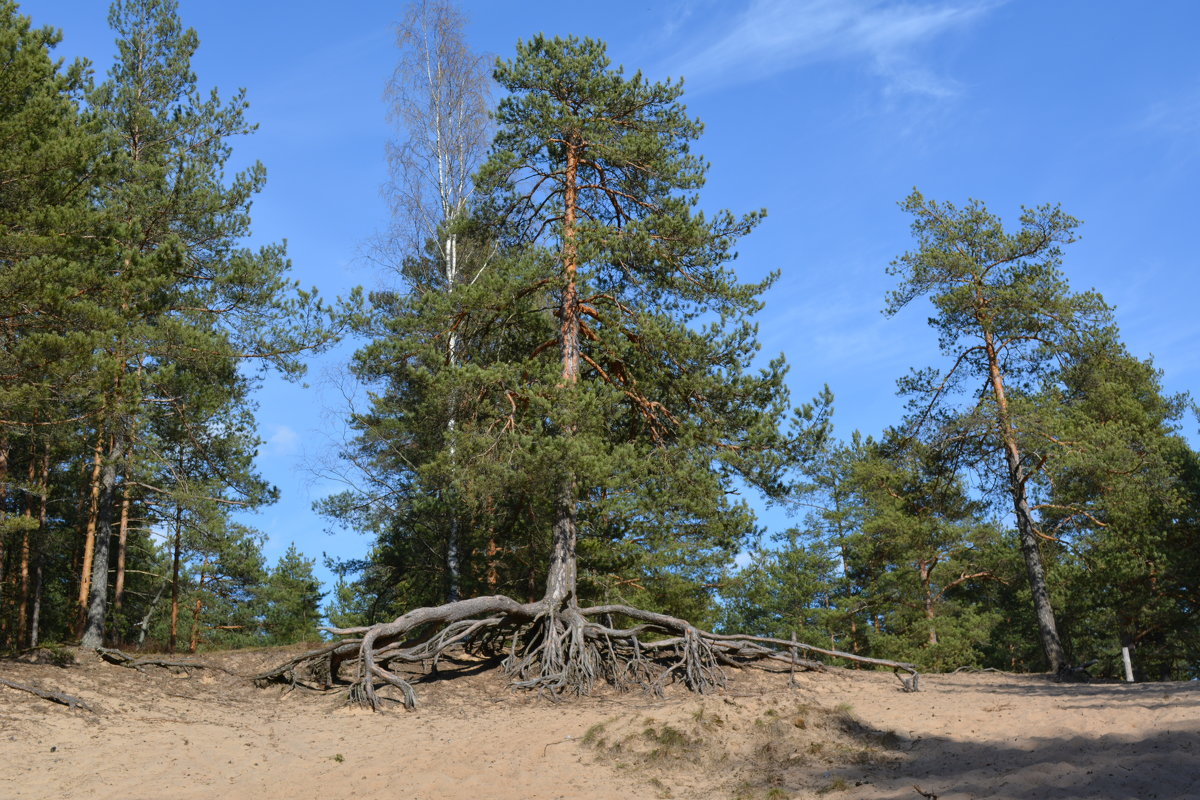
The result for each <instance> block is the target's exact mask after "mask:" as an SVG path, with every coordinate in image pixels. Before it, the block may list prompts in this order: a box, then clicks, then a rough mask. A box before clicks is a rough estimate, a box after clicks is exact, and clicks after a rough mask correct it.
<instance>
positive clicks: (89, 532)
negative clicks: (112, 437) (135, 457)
mask: <svg viewBox="0 0 1200 800" xmlns="http://www.w3.org/2000/svg"><path fill="white" fill-rule="evenodd" d="M103 456H104V431H103V429H101V430H98V431H97V432H96V449H95V452H94V455H93V457H92V480H91V483H90V484H89V485H90V487H91V490H90V493H89V499H88V513H87V527H86V528H85V530H84V537H83V564H82V565H81V566H80V569H79V616H78V617H77V618H76V620H75V630H76V632H77V633H79V634H80V635H82V634H83V626H84V623H85V622H86V621H87V606H88V597H89V595H90V593H91V589H92V562H93V560H94V559H95V554H96V520H97V519H98V518H99V513H100V471H101V463H102V461H103Z"/></svg>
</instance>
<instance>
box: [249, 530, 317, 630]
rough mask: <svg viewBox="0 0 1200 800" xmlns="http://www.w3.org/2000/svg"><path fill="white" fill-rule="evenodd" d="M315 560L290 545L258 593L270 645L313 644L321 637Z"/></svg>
mask: <svg viewBox="0 0 1200 800" xmlns="http://www.w3.org/2000/svg"><path fill="white" fill-rule="evenodd" d="M314 563H316V562H315V561H313V560H312V559H306V558H304V557H303V556H302V555H301V554H300V552H299V551H298V550H297V549H296V545H295V543H293V544H291V545H290V546H289V547H288V549H287V552H285V553H284V554H283V555H282V556H280V557H279V562H278V563H277V564H276V565H275V566H274V568H272V569H271V572H270V574H269V575H268V576H267V580H266V583H265V584H264V585H263V588H262V589H261V590H260V592H259V597H258V599H259V602H260V604H261V605H262V606H263V623H262V629H263V633H264V634H265V635H266V637H267V641H269V642H270V643H271V644H293V643H295V642H311V641H315V640H316V639H317V638H318V633H317V623H318V622H319V621H320V619H321V611H320V608H321V599H322V598H323V597H324V596H325V595H324V593H323V592H321V584H320V582H319V581H317V579H316V577H315V576H314V575H313V571H312V568H313V564H314Z"/></svg>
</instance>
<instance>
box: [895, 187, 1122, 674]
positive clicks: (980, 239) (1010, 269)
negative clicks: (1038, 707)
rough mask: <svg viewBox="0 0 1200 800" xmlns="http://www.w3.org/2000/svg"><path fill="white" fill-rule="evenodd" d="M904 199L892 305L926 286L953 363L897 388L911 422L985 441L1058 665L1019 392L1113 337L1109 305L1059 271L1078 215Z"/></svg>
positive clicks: (1048, 649) (1050, 659)
mask: <svg viewBox="0 0 1200 800" xmlns="http://www.w3.org/2000/svg"><path fill="white" fill-rule="evenodd" d="M902 207H903V208H904V209H905V211H907V212H908V213H910V214H911V215H912V216H913V223H912V231H913V235H914V237H915V238H916V240H917V245H918V246H917V249H916V250H912V251H910V252H908V253H905V254H904V255H902V256H901V257H900V258H899V259H897V260H896V261H895V262H893V264H892V268H891V273H892V274H894V275H896V276H897V277H898V278H899V281H900V285H899V287H898V288H897V289H896V290H895V291H893V292H891V294H890V295H889V298H888V305H887V309H886V310H887V313H889V314H896V313H898V312H899V311H900V310H901V309H902V308H904V307H905V306H906V305H908V304H909V303H910V302H912V301H913V300H915V299H917V298H918V297H923V296H929V298H930V300H931V302H932V303H933V306H934V309H935V314H936V315H935V316H934V317H932V318H931V319H930V324H931V325H932V326H933V327H934V328H935V329H936V330H937V331H938V335H939V344H940V346H941V349H942V352H943V353H944V354H945V355H946V356H947V357H948V358H950V359H951V360H952V362H953V363H952V366H951V367H950V368H949V369H947V370H945V371H944V372H942V371H938V370H935V369H928V370H920V371H915V372H914V373H913V374H912V375H911V376H910V377H909V378H906V379H904V380H903V381H901V390H902V392H904V393H906V394H908V395H909V396H910V398H911V408H912V410H913V412H914V417H915V419H914V422H913V424H914V425H915V426H918V427H921V426H924V425H927V424H928V425H932V426H933V427H935V428H936V425H937V423H942V425H943V426H944V428H945V430H944V433H945V435H946V437H948V438H958V439H963V438H969V439H971V440H973V441H975V442H978V443H979V444H980V445H981V447H982V448H983V449H984V450H985V451H987V452H988V453H989V455H990V456H992V457H993V461H999V462H1000V463H999V464H996V468H997V472H998V473H1000V474H1002V475H1003V479H1002V485H1003V486H1004V487H1005V490H1006V493H1007V495H1008V499H1009V502H1010V504H1011V506H1012V509H1013V512H1014V514H1015V517H1016V523H1017V535H1018V541H1019V544H1020V548H1021V553H1022V556H1023V558H1024V560H1025V565H1026V570H1027V575H1028V580H1029V586H1030V590H1031V592H1032V599H1033V605H1034V611H1035V617H1036V620H1037V624H1038V631H1039V637H1040V640H1041V644H1042V649H1043V651H1044V653H1045V657H1046V661H1047V663H1048V665H1049V667H1050V669H1051V671H1057V670H1058V669H1059V668H1060V667H1062V666H1064V665H1065V664H1066V653H1065V651H1064V648H1063V644H1062V641H1061V638H1060V635H1059V632H1058V626H1057V623H1056V621H1055V616H1054V609H1053V606H1052V603H1051V596H1050V587H1049V585H1048V583H1047V580H1046V568H1045V563H1044V558H1043V556H1042V553H1041V542H1042V541H1043V537H1042V535H1041V531H1040V529H1039V527H1038V523H1037V520H1036V519H1035V516H1034V514H1033V512H1032V510H1031V509H1030V505H1029V499H1028V488H1027V487H1028V483H1029V481H1030V480H1031V479H1032V478H1033V477H1034V475H1035V474H1036V473H1037V471H1038V470H1039V469H1040V467H1041V463H1040V462H1039V459H1038V456H1037V454H1036V453H1031V452H1029V451H1028V450H1027V449H1023V448H1022V443H1021V439H1020V436H1019V432H1020V431H1021V430H1022V427H1023V425H1022V421H1021V419H1020V418H1019V414H1018V412H1019V410H1020V409H1019V404H1018V407H1014V399H1017V398H1019V396H1020V395H1021V394H1022V393H1024V394H1028V393H1029V392H1030V391H1032V390H1033V388H1034V387H1035V386H1036V384H1037V383H1038V381H1039V380H1040V378H1041V376H1043V375H1044V374H1045V373H1046V371H1047V370H1048V369H1051V368H1053V366H1055V365H1056V363H1059V361H1060V359H1065V358H1068V357H1069V355H1070V354H1071V353H1072V352H1080V350H1081V348H1083V347H1084V345H1085V344H1086V342H1088V341H1089V340H1090V339H1091V338H1092V337H1094V336H1096V335H1101V336H1103V335H1107V331H1108V326H1109V324H1110V320H1109V312H1108V308H1107V307H1106V306H1105V305H1104V302H1103V300H1102V299H1101V298H1100V297H1099V295H1097V294H1096V293H1094V292H1083V293H1072V292H1071V291H1070V289H1069V287H1068V285H1067V282H1066V279H1065V278H1064V277H1063V275H1062V272H1061V270H1060V265H1061V263H1062V251H1061V246H1062V245H1063V244H1066V243H1069V242H1071V241H1073V240H1074V231H1075V228H1076V227H1077V226H1078V224H1079V222H1078V220H1076V219H1074V218H1073V217H1070V216H1068V215H1067V214H1065V213H1064V212H1063V211H1062V210H1061V209H1060V208H1058V207H1057V206H1041V207H1038V208H1036V209H1026V210H1025V211H1024V212H1023V213H1022V215H1021V218H1020V228H1019V229H1018V230H1017V231H1016V232H1015V233H1009V232H1007V231H1005V230H1004V227H1003V224H1002V223H1001V221H1000V219H999V218H997V217H996V216H994V215H993V214H991V213H990V212H988V210H987V208H986V207H985V206H984V205H983V204H982V203H980V202H978V201H971V202H970V203H969V204H968V205H966V206H965V207H963V208H957V207H955V206H953V205H951V204H949V203H936V202H933V201H926V200H925V198H924V197H922V196H921V194H920V193H919V192H916V191H914V192H913V193H912V194H911V195H910V196H909V197H908V198H907V199H906V200H905V201H904V202H903V203H902ZM979 386H982V387H983V389H982V391H979V390H977V388H976V387H979ZM964 387H965V388H964ZM959 399H961V400H962V401H963V402H964V403H965V404H966V410H965V411H964V412H963V413H958V410H957V409H953V407H952V403H953V402H955V401H956V400H959Z"/></svg>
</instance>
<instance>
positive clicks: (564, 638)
mask: <svg viewBox="0 0 1200 800" xmlns="http://www.w3.org/2000/svg"><path fill="white" fill-rule="evenodd" d="M496 79H497V81H498V82H499V83H500V85H501V87H502V88H503V89H505V90H506V91H507V92H508V95H507V96H506V97H505V98H504V100H502V101H501V103H500V105H499V108H498V110H497V112H496V116H495V119H496V125H497V135H496V139H495V142H494V145H493V153H492V156H491V158H490V159H489V161H488V163H487V164H485V165H484V167H483V169H482V170H481V173H480V177H479V180H478V187H477V188H478V191H479V192H480V194H481V205H480V207H479V208H478V209H477V210H476V212H475V220H476V224H477V225H480V226H483V227H484V229H485V230H490V232H491V233H490V236H488V238H490V240H491V241H492V242H494V243H495V248H496V252H497V256H496V258H495V260H494V261H493V262H491V263H490V264H489V266H488V267H487V269H485V270H483V272H482V273H481V274H480V276H479V280H478V281H475V282H473V283H472V284H470V285H465V286H457V287H454V288H453V289H452V290H451V291H449V292H438V293H428V294H426V295H423V296H421V297H419V298H415V299H414V301H413V302H412V304H411V306H410V308H411V309H412V313H411V314H407V315H404V316H402V317H396V318H394V319H393V320H390V321H389V324H391V325H393V326H395V332H396V333H397V334H404V335H397V336H394V337H391V338H390V339H389V340H388V341H386V342H381V343H378V344H377V346H376V355H375V356H373V357H374V358H376V359H377V360H376V362H375V363H376V364H378V365H383V364H385V363H388V361H387V359H385V358H383V357H381V356H382V355H383V354H385V353H386V354H387V355H388V356H389V357H390V363H391V365H392V367H393V369H394V370H395V372H396V374H397V375H398V376H401V377H400V378H398V380H397V382H396V387H397V388H401V389H404V390H405V391H406V392H409V393H408V394H400V393H396V394H393V395H391V396H389V397H387V398H386V402H387V406H386V409H387V410H388V411H389V412H390V414H391V415H392V416H393V418H394V419H395V420H396V427H395V430H396V432H397V433H398V434H400V433H403V434H404V435H397V436H395V437H392V438H389V439H386V440H383V439H377V440H375V442H374V443H373V446H374V447H377V448H379V449H380V450H383V449H384V448H389V447H390V448H393V451H394V453H396V454H398V455H399V456H401V457H400V458H396V459H395V460H396V461H402V460H407V461H408V463H410V464H414V465H415V464H421V465H422V467H421V471H420V472H418V471H416V470H415V469H410V470H406V471H403V472H401V473H400V474H399V475H397V476H388V477H384V478H381V480H384V481H391V480H394V481H395V482H396V484H397V485H399V486H401V488H405V489H406V488H408V487H410V486H412V485H413V481H414V479H419V478H420V477H421V472H425V473H428V472H429V471H432V470H434V469H441V470H442V471H443V474H444V476H445V481H446V482H441V483H439V484H432V483H431V484H427V485H440V486H443V487H444V486H446V485H451V486H453V487H454V490H455V491H456V493H457V494H458V495H459V496H460V497H462V498H465V499H467V501H468V502H469V503H471V504H472V505H473V507H474V509H475V512H474V518H475V519H476V520H478V519H483V518H484V517H485V514H484V509H486V508H487V507H488V505H489V502H490V504H491V506H492V507H493V508H496V509H501V510H502V511H501V512H500V513H501V514H504V513H506V512H508V511H509V510H510V509H512V510H515V511H516V512H518V513H517V514H515V515H514V516H516V517H518V518H520V519H521V520H522V524H523V526H524V528H525V531H526V532H528V533H530V534H531V538H530V539H528V540H527V542H528V545H527V546H528V548H529V549H530V550H531V551H532V552H535V553H539V554H540V555H539V561H540V563H539V564H538V567H539V569H538V570H537V572H536V573H531V575H530V577H531V578H539V577H540V578H541V581H540V582H541V587H540V591H539V587H537V586H536V585H535V586H531V587H530V588H531V590H532V591H531V592H530V594H531V595H533V597H532V599H531V601H530V602H526V603H521V602H518V601H517V600H514V599H512V598H509V597H507V596H503V595H492V596H483V597H476V598H473V599H467V600H462V601H459V602H453V603H448V604H445V605H441V606H437V607H426V608H418V609H414V610H411V611H408V612H407V613H405V614H403V615H401V616H400V617H398V618H397V619H396V620H394V621H392V622H389V623H383V624H377V625H373V626H369V627H363V628H352V629H342V630H341V631H340V632H341V633H343V634H345V635H346V636H348V637H350V638H348V639H347V640H345V641H344V642H342V643H337V644H333V645H330V647H329V648H328V649H327V650H325V651H318V652H317V653H314V654H310V655H308V656H305V657H302V658H300V659H297V660H294V661H292V662H289V663H287V664H284V665H281V666H280V667H278V668H277V669H275V670H273V671H271V672H270V673H267V675H264V676H262V677H275V678H280V679H288V677H287V676H289V675H292V674H293V673H294V670H295V668H296V667H297V666H300V665H310V666H311V665H313V664H314V662H317V661H319V660H324V659H325V658H328V659H330V661H331V662H332V663H328V662H327V663H325V665H324V666H323V667H322V669H327V670H328V673H329V674H331V675H336V674H337V667H338V665H339V664H340V663H341V662H342V661H344V660H345V659H347V658H350V657H356V658H357V659H358V660H359V670H358V676H359V677H358V678H357V680H356V683H355V689H354V691H355V692H356V693H358V695H359V696H360V697H361V698H362V699H363V700H364V701H365V702H367V703H368V704H370V705H372V706H373V707H379V703H380V700H379V698H378V696H377V693H376V689H375V685H376V683H377V682H380V681H382V682H383V683H385V684H389V685H392V686H395V687H398V688H400V689H401V690H402V691H403V692H404V694H405V699H406V702H407V703H408V704H409V705H411V704H412V703H413V702H414V696H413V693H412V688H411V686H409V685H408V684H407V683H406V682H405V681H404V680H403V678H401V677H400V676H399V675H398V674H397V673H396V672H394V671H392V670H390V669H387V668H385V666H384V665H383V663H382V660H383V659H386V660H389V661H392V662H396V663H399V662H403V661H418V660H422V659H426V658H430V657H433V656H435V655H436V654H437V653H439V652H441V651H442V650H443V649H445V648H447V647H450V646H452V645H455V644H457V643H459V642H464V641H467V642H469V643H470V644H471V645H472V646H473V647H475V648H477V649H479V650H480V651H482V652H484V653H493V654H494V653H497V652H506V653H508V658H507V659H506V661H505V664H506V668H507V670H508V672H509V674H510V675H512V676H513V678H514V683H515V685H517V686H521V687H526V688H536V689H539V690H543V691H548V692H550V693H552V694H557V693H562V692H586V691H588V690H589V689H590V688H591V687H592V686H593V685H594V683H595V682H596V681H597V680H599V679H602V678H607V679H608V680H610V681H612V682H614V683H616V684H627V683H642V684H644V685H647V686H650V687H653V686H656V685H661V682H662V681H664V680H670V679H672V678H678V679H679V680H682V681H684V682H685V683H686V684H687V685H689V686H690V687H692V688H694V689H698V690H703V689H705V688H707V687H709V686H712V685H713V684H714V683H718V682H720V681H721V679H722V678H721V673H720V670H719V668H718V662H717V653H718V652H724V653H727V654H732V653H735V652H736V653H741V654H743V655H746V654H748V653H750V652H755V653H758V654H760V655H762V654H765V653H766V651H765V650H764V649H763V647H764V643H758V644H755V643H754V642H752V641H750V640H736V642H737V643H736V644H732V643H731V641H734V640H724V639H719V638H717V637H715V636H714V635H713V634H711V633H707V632H705V631H703V630H701V629H699V628H697V627H696V626H695V625H693V624H692V623H691V622H689V621H687V620H685V619H682V618H680V617H677V616H671V615H669V614H664V613H658V612H656V611H653V610H647V609H643V608H637V607H634V606H631V605H628V604H626V603H620V602H609V603H606V604H604V605H598V606H590V607H588V606H585V605H584V604H583V602H582V600H584V599H585V598H584V597H581V595H584V592H585V591H586V592H588V593H589V594H591V593H592V592H594V591H595V589H596V588H600V589H601V590H602V591H603V587H602V586H601V585H600V584H601V583H602V581H601V580H600V578H599V576H588V575H587V574H586V572H584V573H582V574H581V565H583V567H584V569H586V567H587V565H588V563H589V562H590V563H592V564H597V565H602V568H608V567H609V565H614V564H615V565H618V566H620V568H621V569H622V570H628V571H627V572H625V574H623V575H622V574H618V576H617V580H618V581H624V580H628V579H633V580H635V581H636V580H641V581H645V584H644V585H645V588H646V589H647V593H648V594H650V595H652V596H654V599H656V600H659V601H664V602H671V603H674V602H676V601H677V600H679V599H682V600H683V604H684V606H685V607H686V605H687V603H688V602H691V600H690V599H689V598H687V597H686V596H685V595H686V594H687V592H686V591H684V592H680V591H678V589H679V587H680V586H687V585H689V584H693V585H694V584H695V582H696V581H697V579H698V578H699V579H703V578H704V577H705V576H708V575H711V576H712V577H713V580H714V581H715V579H717V578H719V576H720V574H721V569H722V568H723V567H724V566H725V565H727V564H728V563H729V561H730V559H731V558H732V555H733V553H734V552H735V551H736V548H737V547H738V545H740V544H741V543H743V542H745V541H747V540H748V537H749V536H751V535H752V534H753V533H754V532H755V529H754V524H753V516H752V514H751V513H750V512H749V510H748V508H747V507H746V506H745V505H744V503H742V502H736V501H735V502H731V500H730V497H731V496H732V493H733V491H734V489H735V486H736V484H735V479H740V480H742V481H744V482H745V483H746V484H748V485H751V486H758V487H761V488H764V489H765V490H767V491H768V492H774V493H780V492H782V490H783V486H782V483H781V480H780V473H781V467H782V464H783V461H784V458H785V449H786V448H785V444H786V443H785V441H784V437H783V436H781V435H780V432H779V424H780V422H781V418H782V416H783V413H784V411H785V410H786V404H787V396H786V392H785V388H784V384H783V373H784V365H783V362H782V358H780V359H776V360H774V361H771V362H769V363H768V364H767V365H766V366H765V367H762V368H761V369H759V368H756V367H755V366H754V363H753V362H754V361H755V359H756V357H757V355H758V344H757V341H756V329H755V326H754V323H753V320H752V317H753V315H754V314H755V313H756V312H757V311H758V310H759V309H760V308H761V300H760V299H759V296H760V294H761V293H762V291H763V290H765V289H766V287H767V286H769V285H770V283H771V280H772V279H771V278H768V279H766V280H764V281H763V282H760V283H756V284H742V283H739V282H738V281H737V279H736V276H735V275H734V274H733V272H732V271H731V270H730V269H729V267H728V262H729V261H730V260H732V258H733V257H734V247H735V244H736V242H737V239H738V238H739V237H740V236H741V235H743V234H745V233H747V232H749V231H750V230H751V229H752V228H753V227H754V226H755V225H756V224H757V222H758V220H759V218H760V216H761V215H760V214H750V215H748V216H745V217H735V216H734V215H732V214H730V213H728V212H721V213H718V214H715V215H713V216H712V217H709V216H706V215H705V214H703V213H701V212H699V211H698V210H696V205H697V202H698V201H697V195H696V192H697V191H698V190H699V188H700V187H701V186H702V184H703V181H704V171H705V166H706V165H705V164H704V162H703V161H702V160H701V159H700V158H699V157H697V156H695V155H694V154H692V153H691V144H692V141H693V140H695V139H696V138H697V137H698V136H699V133H700V129H701V126H700V124H699V123H698V122H697V121H696V120H694V119H691V118H689V117H688V116H687V115H686V113H685V111H684V108H683V106H682V105H681V104H680V103H679V102H678V99H679V97H680V94H681V93H682V88H681V86H680V84H678V83H653V82H650V81H647V80H646V79H645V78H643V77H642V75H641V74H634V75H633V76H630V77H626V76H625V74H624V73H623V71H622V70H621V69H619V68H618V69H613V68H611V66H610V63H609V61H608V58H607V56H606V54H605V48H604V46H603V45H602V44H600V43H599V42H595V41H592V40H587V39H585V40H579V39H575V38H570V39H548V38H545V37H541V36H538V37H535V38H534V39H532V40H530V41H528V42H522V43H519V44H518V46H517V56H516V58H514V59H513V60H512V61H508V62H502V63H500V64H499V65H498V66H497V69H496ZM451 331H454V332H456V334H457V335H459V336H461V337H462V340H463V341H468V340H469V341H471V342H472V343H471V344H470V345H469V346H465V347H464V352H466V353H469V354H470V359H469V360H466V359H464V360H463V361H460V362H456V363H450V362H449V360H448V359H446V358H445V356H444V354H443V355H441V357H439V355H438V348H439V347H440V344H439V343H440V342H444V341H445V337H446V336H447V335H448V334H449V332H451ZM438 397H441V398H442V402H443V404H444V402H445V400H444V398H446V397H457V398H462V399H461V401H460V402H461V403H462V404H461V405H460V406H458V407H457V408H456V409H455V411H454V414H453V419H454V420H455V423H456V424H455V426H454V435H453V436H452V437H446V436H445V433H446V426H445V424H444V421H445V420H446V414H445V412H444V411H443V412H442V413H440V414H438V413H434V414H433V417H434V419H437V420H440V421H441V422H438V423H432V424H425V425H424V426H421V427H418V425H419V423H422V422H425V421H426V420H427V419H428V417H427V416H426V414H427V413H428V412H432V411H433V406H432V405H431V403H433V402H435V401H436V399H437V398H438ZM381 400H382V398H381ZM414 400H415V401H417V402H411V401H414ZM382 409H383V406H381V405H377V407H376V410H377V411H378V410H382ZM379 422H382V421H381V420H380V421H379ZM434 431H436V437H434V436H431V435H430V434H431V433H432V432H434ZM447 439H448V441H447ZM442 442H445V444H442ZM429 447H432V448H434V449H435V451H436V452H422V451H421V448H429ZM410 448H411V449H412V451H415V452H417V453H420V454H421V458H420V459H404V458H403V455H404V454H405V453H407V452H409V451H410ZM513 544H516V542H514V543H513ZM541 554H544V555H541ZM622 561H624V563H623V564H622ZM630 572H632V573H633V574H630ZM650 581H655V583H650ZM617 619H624V620H628V621H630V622H631V627H630V628H627V629H619V628H617V627H615V626H616V625H617V623H616V620H617ZM417 629H426V631H425V633H426V634H427V635H419V636H417V637H416V638H411V637H413V635H414V633H415V632H416V631H417ZM647 630H649V631H655V632H658V633H661V634H664V635H665V636H666V637H667V638H666V639H664V640H662V641H659V642H655V643H653V644H651V643H646V642H642V641H641V640H640V639H639V636H640V635H641V634H642V632H643V631H647ZM405 640H409V641H412V642H420V643H419V644H409V645H407V646H406V645H405V644H403V642H404V641H405ZM755 648H757V649H755ZM668 654H670V655H668ZM668 659H669V660H668Z"/></svg>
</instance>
